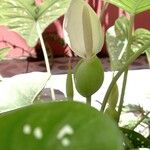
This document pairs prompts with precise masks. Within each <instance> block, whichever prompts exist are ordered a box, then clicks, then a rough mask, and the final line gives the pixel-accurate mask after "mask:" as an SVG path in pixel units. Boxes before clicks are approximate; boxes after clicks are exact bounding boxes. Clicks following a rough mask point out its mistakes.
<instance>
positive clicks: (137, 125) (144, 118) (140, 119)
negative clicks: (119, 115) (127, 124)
mask: <svg viewBox="0 0 150 150" xmlns="http://www.w3.org/2000/svg"><path fill="white" fill-rule="evenodd" d="M149 114H150V111H149V112H147V113H146V114H145V115H144V116H143V117H142V118H141V119H140V120H139V121H138V122H137V123H136V124H135V126H134V127H132V130H134V129H135V128H136V127H137V126H138V125H139V124H140V123H141V122H142V121H143V120H144V119H145V118H146V117H147V116H148V115H149Z"/></svg>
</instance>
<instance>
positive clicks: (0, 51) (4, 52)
mask: <svg viewBox="0 0 150 150" xmlns="http://www.w3.org/2000/svg"><path fill="white" fill-rule="evenodd" d="M9 51H10V48H2V49H0V60H3V59H4V58H5V57H6V56H7V54H8V53H9Z"/></svg>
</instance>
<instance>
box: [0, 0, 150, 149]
mask: <svg viewBox="0 0 150 150" xmlns="http://www.w3.org/2000/svg"><path fill="white" fill-rule="evenodd" d="M109 3H112V4H114V5H116V6H117V7H120V8H122V9H124V10H125V11H127V12H128V13H129V16H130V17H129V19H127V17H126V16H123V17H120V18H118V19H117V20H116V22H115V24H114V26H112V27H111V28H110V29H108V31H107V32H106V42H107V49H108V52H109V56H110V60H111V69H112V71H113V72H114V74H113V77H112V81H111V83H110V85H109V87H108V89H107V92H106V94H105V97H104V100H103V102H102V106H101V110H100V111H98V110H96V109H94V108H92V107H90V106H89V104H91V98H92V95H93V94H94V93H95V92H96V91H97V90H98V89H99V88H100V87H101V85H102V84H103V79H104V70H103V66H102V64H101V62H100V59H99V58H98V57H97V56H96V54H97V53H98V52H99V51H100V50H101V48H102V45H103V43H104V35H105V34H104V33H103V31H102V28H101V25H100V19H102V18H103V16H102V15H101V17H100V18H98V16H97V15H96V14H95V12H94V11H93V9H92V8H91V7H90V6H89V5H88V4H87V3H86V2H85V1H84V0H71V1H70V0H64V1H62V0H57V1H55V0H45V1H44V2H43V3H42V4H41V5H40V6H35V5H34V0H30V1H23V0H16V1H14V0H1V5H0V10H1V14H0V18H1V21H0V24H3V25H7V26H9V27H10V28H11V29H13V30H15V31H16V32H19V33H20V35H22V36H23V37H24V38H25V39H26V40H27V43H28V44H29V45H30V46H34V45H35V44H36V42H37V40H38V38H39V39H40V42H41V46H42V49H43V53H44V57H45V63H46V68H47V72H46V73H31V74H24V75H20V76H21V77H20V76H16V77H12V79H10V80H8V79H5V78H2V77H1V78H0V80H1V82H0V86H1V87H0V89H6V90H3V92H5V94H3V95H5V96H2V97H1V99H2V101H3V104H4V105H1V106H0V108H1V112H2V113H1V115H0V133H1V135H0V148H1V149H2V150H3V149H7V150H16V149H44V150H47V149H53V150H60V149H61V150H63V149H65V150H66V149H68V150H75V149H77V150H80V149H82V150H123V149H125V150H133V149H139V148H143V147H144V148H150V141H149V139H148V138H144V137H143V136H142V135H140V134H139V133H137V132H135V131H133V130H129V129H125V128H121V127H119V121H120V115H121V112H122V108H123V102H124V94H125V88H126V81H127V75H128V66H129V64H131V63H132V62H133V61H134V60H135V59H136V58H137V57H138V56H139V55H140V54H141V53H143V52H146V53H149V47H150V32H149V31H148V30H146V29H137V30H135V31H134V28H133V25H134V17H135V15H136V14H138V13H141V12H143V11H145V10H148V9H150V1H147V0H143V1H142V3H141V1H140V0H136V1H131V0H124V1H119V0H106V1H105V5H104V7H103V9H102V12H104V11H105V9H106V8H107V6H108V4H109ZM135 4H136V5H135ZM66 11H67V12H66ZM64 13H65V18H64V34H65V41H66V42H67V43H68V45H69V46H70V47H71V48H72V50H73V51H74V52H75V53H76V54H77V55H78V56H80V57H81V60H80V61H79V63H78V64H77V65H76V67H75V68H74V70H73V71H72V69H71V65H70V67H69V71H68V76H67V82H66V91H67V98H66V99H65V100H64V101H60V102H48V103H43V102H39V103H36V104H34V101H35V100H36V98H37V95H38V94H39V93H40V91H41V90H42V89H43V88H44V86H45V84H46V82H48V80H50V77H51V71H50V67H49V62H48V57H47V53H46V49H45V45H44V41H43V38H42V32H43V30H44V29H45V28H46V27H47V26H48V25H49V24H50V23H51V22H52V21H54V19H56V18H58V17H59V16H60V15H62V14H64ZM102 14H103V13H102ZM47 18H50V19H47ZM3 51H4V50H3ZM5 52H7V51H5ZM0 56H2V55H0ZM122 74H124V78H123V81H122V90H121V94H120V95H121V96H120V97H119V96H118V86H117V80H118V79H119V77H120V76H121V75H122ZM72 76H73V77H72ZM11 80H13V82H10V81H11ZM73 80H74V83H75V87H76V89H77V91H78V92H79V93H80V94H81V95H82V96H84V97H85V98H86V102H87V104H88V105H86V104H82V103H77V102H74V101H73V93H74V91H73ZM18 81H19V83H18ZM8 84H9V86H6V85H8ZM4 86H5V87H7V88H3V87H4ZM10 86H11V87H12V86H14V87H13V90H14V91H12V89H11V88H10ZM17 86H18V87H17ZM8 92H9V93H8ZM1 95H2V94H1ZM51 95H52V99H53V100H54V99H55V93H54V90H53V89H51ZM11 98H12V99H13V100H11ZM117 103H118V105H117ZM107 104H108V105H107ZM16 108H17V109H16ZM12 109H14V110H12ZM10 110H11V111H10ZM6 111H7V112H6ZM147 115H148V114H147ZM138 123H140V122H138Z"/></svg>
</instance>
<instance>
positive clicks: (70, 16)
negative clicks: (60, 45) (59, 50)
mask: <svg viewBox="0 0 150 150" xmlns="http://www.w3.org/2000/svg"><path fill="white" fill-rule="evenodd" d="M63 29H64V37H65V41H66V43H67V44H68V45H69V46H70V48H71V49H72V50H73V51H74V53H75V54H77V55H78V56H80V57H82V58H90V57H92V56H94V55H96V54H97V53H98V52H100V51H101V48H102V46H103V43H104V36H103V31H102V27H101V24H100V20H99V18H98V16H97V15H96V13H95V12H94V10H93V9H92V8H91V7H90V6H89V5H88V4H87V3H86V2H85V1H84V0H72V1H71V3H70V6H69V9H68V11H67V13H66V15H65V18H64V23H63Z"/></svg>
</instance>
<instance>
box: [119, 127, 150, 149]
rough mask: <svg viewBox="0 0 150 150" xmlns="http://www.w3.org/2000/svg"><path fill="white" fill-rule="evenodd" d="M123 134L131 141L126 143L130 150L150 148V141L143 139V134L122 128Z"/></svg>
mask: <svg viewBox="0 0 150 150" xmlns="http://www.w3.org/2000/svg"><path fill="white" fill-rule="evenodd" d="M121 130H122V132H123V133H124V135H125V138H127V139H128V140H129V141H128V142H127V143H126V146H127V147H128V146H129V148H150V140H149V139H147V138H145V137H143V136H142V135H141V134H139V133H137V132H135V131H133V130H129V129H125V128H121Z"/></svg>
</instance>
